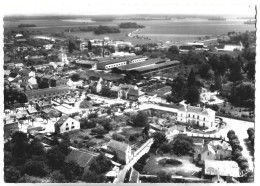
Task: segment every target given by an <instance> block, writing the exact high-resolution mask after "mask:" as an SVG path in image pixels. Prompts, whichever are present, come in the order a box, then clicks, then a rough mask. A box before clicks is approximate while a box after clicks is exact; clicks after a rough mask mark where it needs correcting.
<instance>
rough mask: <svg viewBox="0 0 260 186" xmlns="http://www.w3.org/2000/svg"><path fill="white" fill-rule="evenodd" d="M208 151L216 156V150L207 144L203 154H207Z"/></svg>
mask: <svg viewBox="0 0 260 186" xmlns="http://www.w3.org/2000/svg"><path fill="white" fill-rule="evenodd" d="M206 151H210V152H211V153H212V154H216V152H215V151H214V149H213V148H212V146H211V145H209V144H207V145H206V146H205V148H204V150H203V151H202V153H204V152H206Z"/></svg>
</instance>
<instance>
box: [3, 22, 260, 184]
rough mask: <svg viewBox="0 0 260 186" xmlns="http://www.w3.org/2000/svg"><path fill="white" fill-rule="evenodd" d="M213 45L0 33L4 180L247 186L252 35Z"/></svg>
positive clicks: (251, 124)
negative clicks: (243, 185) (1, 48)
mask: <svg viewBox="0 0 260 186" xmlns="http://www.w3.org/2000/svg"><path fill="white" fill-rule="evenodd" d="M127 24H129V23H126V25H127ZM131 24H132V25H136V24H133V23H131ZM140 27H141V26H140ZM64 30H65V31H66V28H64ZM132 35H133V34H132ZM135 37H136V36H135ZM139 39H142V38H139ZM212 40H214V42H211V39H205V41H203V39H201V40H200V41H195V42H186V43H177V44H173V43H171V42H158V43H145V44H137V45H135V44H132V43H131V42H128V41H123V40H113V39H110V38H109V37H104V38H103V39H94V38H88V39H81V38H77V37H72V36H65V35H62V34H59V35H57V34H56V33H49V34H44V33H41V31H37V30H34V29H27V26H26V25H23V26H20V27H19V28H17V29H16V30H15V29H13V30H10V29H9V30H8V29H7V30H5V31H4V113H3V114H4V118H3V123H4V180H5V182H7V183H68V182H71V183H239V182H242V183H248V182H253V181H254V132H255V130H254V121H255V111H254V107H255V55H256V43H255V42H256V35H255V32H243V33H241V32H232V31H230V32H229V33H226V34H225V35H221V36H218V37H216V38H215V39H212Z"/></svg>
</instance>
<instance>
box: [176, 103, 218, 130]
mask: <svg viewBox="0 0 260 186" xmlns="http://www.w3.org/2000/svg"><path fill="white" fill-rule="evenodd" d="M177 121H178V122H183V123H189V124H192V125H199V126H202V127H207V128H211V127H215V111H214V110H212V109H209V108H200V107H194V106H189V105H183V106H182V107H180V108H179V109H178V111H177Z"/></svg>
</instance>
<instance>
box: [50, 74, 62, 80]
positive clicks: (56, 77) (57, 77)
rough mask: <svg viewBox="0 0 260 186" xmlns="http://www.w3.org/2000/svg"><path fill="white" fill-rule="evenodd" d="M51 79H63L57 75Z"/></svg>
mask: <svg viewBox="0 0 260 186" xmlns="http://www.w3.org/2000/svg"><path fill="white" fill-rule="evenodd" d="M51 79H52V80H56V81H57V80H58V79H61V77H60V76H57V75H54V76H52V77H51Z"/></svg>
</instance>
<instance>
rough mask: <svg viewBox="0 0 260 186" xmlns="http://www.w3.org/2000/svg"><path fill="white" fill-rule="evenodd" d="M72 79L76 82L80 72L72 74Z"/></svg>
mask: <svg viewBox="0 0 260 186" xmlns="http://www.w3.org/2000/svg"><path fill="white" fill-rule="evenodd" d="M70 78H71V80H72V81H74V82H76V81H78V80H79V78H80V75H79V74H75V73H74V74H72V76H71V77H70Z"/></svg>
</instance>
